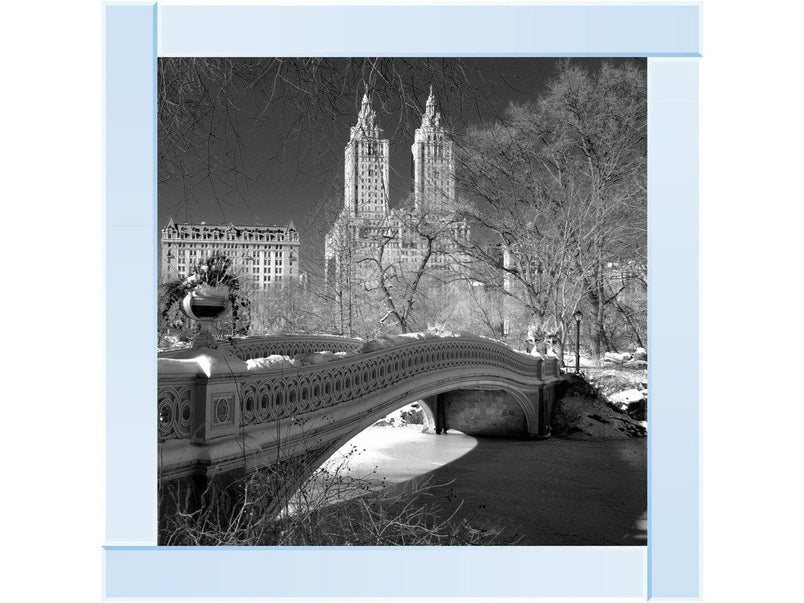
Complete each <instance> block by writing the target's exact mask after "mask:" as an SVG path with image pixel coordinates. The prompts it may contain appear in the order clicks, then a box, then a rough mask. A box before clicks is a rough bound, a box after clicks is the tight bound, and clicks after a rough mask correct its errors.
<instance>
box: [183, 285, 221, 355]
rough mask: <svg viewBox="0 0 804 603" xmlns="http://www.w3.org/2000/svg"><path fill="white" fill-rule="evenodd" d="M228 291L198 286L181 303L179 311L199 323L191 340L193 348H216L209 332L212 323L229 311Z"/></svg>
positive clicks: (213, 338) (216, 345)
mask: <svg viewBox="0 0 804 603" xmlns="http://www.w3.org/2000/svg"><path fill="white" fill-rule="evenodd" d="M227 294H228V290H227V289H226V288H225V287H210V286H208V285H200V286H198V287H196V288H195V289H193V290H192V291H190V292H189V293H188V294H187V295H186V296H185V297H184V299H183V300H182V302H181V311H182V312H183V313H184V315H185V316H187V318H190V319H191V320H195V321H197V322H198V323H199V325H200V329H199V331H198V334H197V335H196V336H195V338H194V339H193V347H194V348H216V347H218V344H217V342H216V341H215V337H213V335H212V333H211V332H210V327H211V326H212V323H213V322H215V321H216V320H219V319H221V318H223V316H224V315H225V314H226V313H227V312H228V311H229V297H228V295H227Z"/></svg>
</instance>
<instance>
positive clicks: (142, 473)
mask: <svg viewBox="0 0 804 603" xmlns="http://www.w3.org/2000/svg"><path fill="white" fill-rule="evenodd" d="M103 16H104V28H105V43H106V49H105V50H106V56H105V65H104V74H103V75H104V79H105V89H106V90H105V92H106V98H105V103H104V106H105V121H106V124H105V125H106V139H105V143H106V144H105V149H104V151H105V162H106V165H105V179H106V182H105V184H106V190H105V194H106V496H107V505H106V508H107V511H106V538H107V542H110V543H116V544H119V543H125V544H143V545H151V544H154V543H155V542H156V525H155V523H154V517H155V516H156V480H155V479H154V476H155V475H156V473H155V471H156V463H157V456H156V446H155V444H154V443H155V442H156V438H157V434H156V421H155V416H154V412H155V411H154V404H153V401H154V400H155V399H156V398H155V396H156V355H155V354H154V345H155V343H156V300H157V295H156V286H157V272H156V270H157V261H156V234H155V233H156V228H155V225H156V184H157V181H156V27H155V25H156V6H155V5H146V4H136V3H132V4H126V5H112V4H109V5H106V6H104V15H103ZM149 258H150V259H151V261H150V262H149V261H148V259H149Z"/></svg>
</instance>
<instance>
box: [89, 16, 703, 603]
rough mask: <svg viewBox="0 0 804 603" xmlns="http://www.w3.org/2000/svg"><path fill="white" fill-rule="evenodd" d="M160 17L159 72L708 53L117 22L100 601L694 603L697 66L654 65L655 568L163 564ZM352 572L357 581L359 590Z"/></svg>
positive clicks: (314, 558)
mask: <svg viewBox="0 0 804 603" xmlns="http://www.w3.org/2000/svg"><path fill="white" fill-rule="evenodd" d="M383 11H386V12H383ZM387 11H391V12H387ZM157 14H159V16H160V19H161V21H160V27H159V44H160V54H164V55H184V56H189V55H199V56H215V55H219V56H277V55H280V56H294V55H298V56H305V55H307V56H310V55H320V56H351V55H384V56H393V55H411V56H415V55H419V56H425V55H430V56H448V55H453V56H458V55H464V56H488V55H497V56H505V55H511V56H558V55H566V56H624V55H627V56H652V57H696V56H699V55H700V50H701V46H700V6H699V5H698V4H687V5H678V4H675V5H656V4H653V5H645V6H629V5H613V6H612V5H609V6H594V5H579V6H564V5H562V6H557V5H551V6H547V5H542V6H530V7H499V8H497V7H495V8H491V7H478V6H473V7H406V8H404V9H403V8H399V7H365V8H362V7H361V8H358V7H326V8H324V7H257V8H252V7H226V8H223V7H161V8H160V9H159V11H158V13H157V9H156V8H155V7H154V6H153V5H150V4H138V3H127V4H122V3H120V4H108V5H106V6H105V7H104V28H105V31H104V35H105V47H106V54H105V59H106V62H105V70H104V77H105V90H106V103H105V111H106V114H105V126H106V146H105V153H106V154H105V160H106V171H105V176H106V182H105V186H106V270H107V273H106V285H107V291H106V301H107V313H106V320H107V327H106V328H107V338H106V342H107V343H106V345H107V349H106V354H107V374H106V377H107V387H106V392H107V546H106V547H105V550H104V576H105V578H104V581H105V583H104V592H105V593H106V595H107V596H109V597H173V596H175V597H188V596H194V597H195V596H206V597H237V596H242V597H247V596H248V597H254V596H286V597H291V596H295V597H312V596H324V595H327V596H341V597H355V596H373V597H380V596H409V597H414V596H425V597H427V596H486V597H493V596H500V597H503V596H520V597H525V596H594V595H597V596H608V597H617V596H631V597H633V596H637V597H644V596H646V595H650V596H651V597H673V598H679V597H695V596H697V595H698V593H699V590H700V586H699V534H700V530H699V481H698V480H699V472H698V466H699V462H698V455H699V448H698V444H699V443H698V437H699V434H698V368H697V363H698V353H697V324H698V323H697V317H698V314H697V294H698V288H697V274H698V272H697V178H698V164H697V140H698V139H697V137H698V124H697V90H698V81H697V61H696V60H695V59H678V58H676V59H652V60H651V61H649V154H648V165H649V172H648V190H649V218H648V220H649V274H650V291H649V293H650V297H649V321H650V334H649V342H650V343H649V345H650V350H649V352H650V355H651V364H650V366H651V374H650V388H651V404H650V406H649V412H650V418H649V419H650V425H651V435H650V438H649V451H650V452H649V467H650V476H649V522H650V525H649V548H648V549H647V551H648V559H647V561H646V548H645V547H621V548H620V547H538V548H531V547H513V548H506V547H499V548H496V547H495V548H488V549H481V548H475V549H463V548H450V549H440V548H437V549H410V548H394V549H390V548H389V549H373V548H368V549H365V548H363V549H358V548H355V549H348V548H347V549H329V548H314V549H312V548H311V549H304V548H297V549H274V548H257V549H231V548H216V549H200V548H181V549H161V548H158V547H154V546H152V545H153V544H155V542H156V477H155V476H156V465H157V458H156V446H155V442H156V405H155V391H156V359H155V354H154V343H155V341H156V281H157V278H156V276H157V260H156V258H157V253H156V252H157V248H156V243H157V241H156V238H155V237H156V233H157V225H156V223H155V216H156V119H155V117H156V113H155V111H156V100H155V99H156V94H155V91H156V87H155V86H156V64H155V59H156V48H157V33H156V32H157V27H156V26H157ZM388 22H393V23H394V27H388V26H387V24H388ZM446 23H449V27H445V24H446ZM428 28H430V29H433V31H430V30H429V29H428ZM410 32H416V35H411V33H410ZM428 32H429V33H428ZM436 33H437V35H436ZM430 34H432V35H430ZM355 567H359V568H360V577H359V578H357V577H355V578H354V579H349V578H348V576H352V575H355V570H354V568H355ZM646 567H647V570H648V574H649V578H648V577H647V576H646V571H645V569H646ZM389 575H391V576H399V575H402V576H415V579H411V580H396V579H392V580H391V582H392V584H389V579H388V576H389ZM579 576H583V579H582V580H579V578H578V577H579ZM345 577H346V578H345Z"/></svg>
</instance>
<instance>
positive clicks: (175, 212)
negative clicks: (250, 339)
mask: <svg viewBox="0 0 804 603" xmlns="http://www.w3.org/2000/svg"><path fill="white" fill-rule="evenodd" d="M559 60H560V59H554V58H471V59H464V60H463V61H462V65H461V66H462V68H463V70H464V73H465V77H466V80H467V84H468V85H467V88H466V89H465V90H462V91H460V92H456V93H454V94H449V93H444V92H442V94H441V95H439V97H438V103H439V106H440V109H441V112H442V114H443V117H444V119H445V121H446V122H447V123H448V124H450V125H451V126H452V127H453V129H454V130H456V131H458V132H460V131H461V130H462V129H464V128H466V127H467V126H469V125H471V124H477V123H480V122H483V121H489V120H492V119H494V118H495V115H497V114H500V113H501V112H502V111H504V109H505V107H506V106H507V105H508V104H509V103H511V102H525V101H529V100H536V99H537V98H538V96H539V95H540V93H542V92H543V91H544V90H545V87H546V85H547V83H548V81H549V80H550V79H551V78H552V77H553V76H554V75H555V73H556V68H557V64H558V61H559ZM626 60H628V59H626ZM638 60H639V59H638ZM339 61H340V62H339ZM409 61H410V60H409ZM414 61H415V59H414ZM332 62H333V63H335V64H336V66H338V67H340V65H342V64H345V61H343V60H342V59H332ZM573 62H577V63H579V64H582V65H583V66H585V67H588V68H590V69H595V68H597V67H598V66H599V65H600V64H601V59H573ZM431 79H433V78H431ZM433 84H434V86H435V88H436V91H437V93H438V91H439V89H442V88H443V87H444V86H443V83H442V82H433ZM350 88H356V89H348V90H344V94H343V102H342V103H341V108H340V109H339V112H338V115H336V116H332V115H328V116H327V115H324V114H322V115H321V118H320V121H318V122H317V121H316V119H315V117H316V116H313V118H312V119H309V118H308V119H307V120H305V121H306V123H305V124H304V125H303V126H300V127H296V125H295V124H296V123H297V122H298V121H299V120H298V117H299V116H298V115H294V114H293V110H292V108H291V109H287V108H283V109H282V110H281V111H280V110H274V111H272V112H271V113H270V114H269V115H268V116H267V117H266V116H265V114H264V113H262V109H261V108H260V103H253V104H248V103H243V105H242V108H238V109H237V111H236V113H237V115H236V118H237V124H238V135H239V137H240V140H241V141H242V147H241V157H242V159H241V160H239V164H238V165H239V168H240V169H241V170H242V172H243V173H245V174H246V175H248V179H246V178H240V179H237V180H236V184H233V183H234V182H235V180H233V179H231V178H228V177H227V175H226V174H220V175H219V176H220V179H221V180H223V181H227V180H228V181H229V182H230V185H229V186H216V187H215V190H214V192H213V189H212V187H211V186H209V185H208V184H207V183H206V182H204V181H203V179H201V182H200V183H199V184H197V185H196V187H195V188H194V191H193V195H192V198H191V199H189V200H188V198H187V197H186V196H185V194H184V193H183V187H181V186H179V185H178V184H176V182H175V180H171V181H168V182H160V186H159V198H158V220H159V228H162V227H163V226H164V225H165V224H166V223H167V221H168V219H169V217H171V216H172V217H173V218H174V219H175V220H176V221H179V222H184V221H187V222H201V221H205V222H207V223H221V222H224V223H228V222H232V223H234V224H244V225H253V224H263V225H269V224H279V225H284V224H286V223H287V222H288V221H289V220H290V219H291V218H292V219H293V220H294V222H295V224H296V226H297V228H298V229H299V231H300V236H301V239H302V241H301V243H302V246H303V247H304V246H307V253H303V254H302V255H303V257H304V256H307V257H311V256H312V257H315V256H317V255H318V254H319V250H318V247H320V246H321V245H322V241H321V239H320V231H321V230H322V229H321V223H322V222H327V220H328V218H327V216H325V215H324V213H325V212H324V207H325V204H326V203H329V207H332V206H333V205H337V203H338V199H339V197H340V196H341V195H342V186H343V147H344V145H345V144H346V142H347V140H348V136H349V127H350V126H352V125H354V123H355V122H356V118H357V112H358V108H359V103H360V98H361V96H362V93H363V90H362V89H361V88H362V87H361V86H359V85H357V86H351V87H350ZM416 89H417V90H419V93H418V94H417V95H416V96H417V97H416V98H415V99H413V102H414V103H415V104H417V105H420V106H423V105H424V102H425V100H426V86H424V85H421V82H420V83H419V85H418V87H417V88H416ZM467 90H468V91H470V93H467ZM472 90H475V91H476V92H475V93H471V91H472ZM388 94H389V97H388V99H387V102H386V103H385V104H383V103H382V102H380V101H378V100H377V99H376V98H375V102H374V107H375V109H377V111H378V116H379V119H380V125H381V127H383V128H384V129H385V136H386V137H388V138H390V139H391V147H390V153H391V157H390V169H391V177H390V189H391V190H390V200H391V206H396V205H399V204H400V203H401V202H402V201H403V200H404V198H405V197H406V196H407V194H408V192H409V190H410V163H411V159H410V145H411V144H412V142H413V129H414V128H415V127H416V126H417V122H418V121H419V120H420V117H417V116H415V115H414V113H417V112H416V111H413V112H411V113H410V115H409V118H408V120H407V122H405V123H401V124H400V121H399V114H400V113H401V112H400V111H398V110H397V111H396V112H395V113H396V114H394V107H393V106H392V105H394V101H396V102H399V99H398V98H396V99H393V98H391V95H393V94H394V93H393V92H389V93H388ZM418 96H421V98H418ZM288 131H289V132H288ZM163 180H164V178H163V173H162V167H161V166H160V181H163ZM303 251H304V250H303ZM321 251H322V252H323V249H322V250H321ZM303 269H304V267H303Z"/></svg>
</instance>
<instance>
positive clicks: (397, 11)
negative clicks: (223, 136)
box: [159, 3, 701, 57]
mask: <svg viewBox="0 0 804 603" xmlns="http://www.w3.org/2000/svg"><path fill="white" fill-rule="evenodd" d="M159 18H160V21H161V28H162V33H161V36H160V41H159V55H160V56H237V57H245V56H345V57H353V56H376V55H377V54H378V53H379V54H381V55H382V56H489V55H495V56H531V55H539V56H610V57H614V56H698V55H699V54H700V51H701V48H700V6H699V5H698V4H692V3H690V4H678V3H675V4H665V5H663V4H658V3H657V4H652V5H641V6H640V5H627V4H625V5H608V6H595V5H592V4H582V5H576V6H573V5H571V4H569V3H567V4H562V5H538V6H477V5H476V6H415V7H410V6H237V7H229V6H226V7H224V6H204V7H186V6H164V7H161V8H160V15H159ZM255 41H258V43H255Z"/></svg>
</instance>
